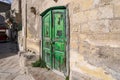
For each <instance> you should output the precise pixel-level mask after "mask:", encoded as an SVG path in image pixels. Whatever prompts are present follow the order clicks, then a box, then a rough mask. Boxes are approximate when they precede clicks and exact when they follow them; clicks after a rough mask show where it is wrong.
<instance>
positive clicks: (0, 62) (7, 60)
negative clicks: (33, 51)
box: [0, 42, 30, 80]
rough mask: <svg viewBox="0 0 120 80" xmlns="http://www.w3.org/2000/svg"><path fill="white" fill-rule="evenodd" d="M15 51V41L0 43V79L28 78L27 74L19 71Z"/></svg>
mask: <svg viewBox="0 0 120 80" xmlns="http://www.w3.org/2000/svg"><path fill="white" fill-rule="evenodd" d="M17 52H18V51H17V45H16V44H15V43H12V42H6V43H0V80H30V76H29V75H26V74H21V73H20V71H21V68H20V67H19V58H18V55H17Z"/></svg>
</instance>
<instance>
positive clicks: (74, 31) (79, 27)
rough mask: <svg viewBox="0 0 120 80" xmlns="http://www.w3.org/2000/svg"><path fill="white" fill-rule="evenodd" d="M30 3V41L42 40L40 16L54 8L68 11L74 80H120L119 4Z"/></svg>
mask: <svg viewBox="0 0 120 80" xmlns="http://www.w3.org/2000/svg"><path fill="white" fill-rule="evenodd" d="M27 3H28V7H27V12H28V13H27V27H28V29H27V38H29V39H33V41H36V42H37V40H38V41H39V38H40V41H41V36H40V35H41V33H40V32H41V30H40V29H41V26H40V25H41V23H42V22H41V20H40V16H39V14H41V13H42V12H43V11H45V10H46V9H48V8H50V7H53V6H66V7H67V9H68V15H69V16H68V17H69V21H70V22H69V23H70V26H69V27H70V53H69V54H70V80H120V75H119V73H120V68H119V66H120V58H119V57H120V36H119V35H120V25H119V22H120V1H119V0H58V2H54V0H51V1H50V0H27ZM31 6H33V7H35V8H36V10H37V14H36V15H34V14H32V13H31V12H30V7H31ZM38 43H39V42H38ZM37 46H38V47H40V45H37ZM38 47H37V48H35V47H34V48H35V49H39V48H38Z"/></svg>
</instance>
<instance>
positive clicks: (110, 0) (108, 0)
mask: <svg viewBox="0 0 120 80" xmlns="http://www.w3.org/2000/svg"><path fill="white" fill-rule="evenodd" d="M112 1H114V0H100V3H101V4H104V5H106V4H109V3H110V2H112Z"/></svg>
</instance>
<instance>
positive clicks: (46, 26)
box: [42, 11, 52, 67]
mask: <svg viewBox="0 0 120 80" xmlns="http://www.w3.org/2000/svg"><path fill="white" fill-rule="evenodd" d="M42 44H43V58H44V60H45V62H46V64H47V66H48V67H51V63H52V53H51V48H52V47H51V11H50V12H48V13H47V14H46V15H45V16H44V17H43V43H42Z"/></svg>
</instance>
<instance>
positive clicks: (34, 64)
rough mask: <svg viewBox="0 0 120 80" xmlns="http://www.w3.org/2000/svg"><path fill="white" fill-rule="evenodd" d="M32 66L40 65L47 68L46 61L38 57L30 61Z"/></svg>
mask: <svg viewBox="0 0 120 80" xmlns="http://www.w3.org/2000/svg"><path fill="white" fill-rule="evenodd" d="M32 67H41V68H47V66H46V62H45V61H44V60H42V59H39V60H37V61H35V62H34V63H32Z"/></svg>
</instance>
